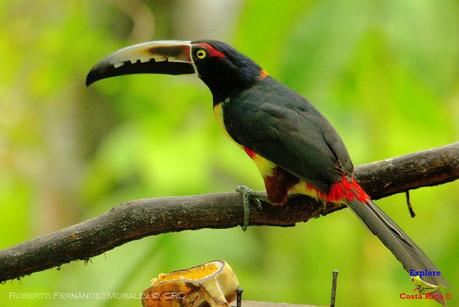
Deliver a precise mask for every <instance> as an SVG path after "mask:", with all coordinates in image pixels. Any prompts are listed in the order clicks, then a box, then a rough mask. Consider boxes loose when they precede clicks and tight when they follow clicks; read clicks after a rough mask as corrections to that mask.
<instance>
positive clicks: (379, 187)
mask: <svg viewBox="0 0 459 307" xmlns="http://www.w3.org/2000/svg"><path fill="white" fill-rule="evenodd" d="M356 177H357V178H358V180H359V181H360V183H361V185H362V187H363V188H364V189H365V190H366V191H367V192H368V194H369V195H370V196H371V197H372V198H373V199H378V198H382V197H386V196H389V195H392V194H395V193H400V192H404V191H407V190H410V189H416V188H420V187H425V186H433V185H438V184H442V183H446V182H450V181H453V180H456V179H457V178H459V143H455V144H451V145H448V146H444V147H440V148H435V149H431V150H427V151H422V152H418V153H413V154H409V155H405V156H401V157H398V158H392V159H387V160H384V161H379V162H374V163H370V164H366V165H362V166H359V167H357V169H356ZM342 208H343V207H342V206H336V205H333V204H326V206H325V207H324V204H323V203H320V202H317V201H315V200H313V199H310V198H306V197H297V198H292V199H291V200H290V201H289V203H288V205H286V206H283V207H274V206H269V205H268V206H262V207H261V208H258V207H257V206H255V205H254V206H252V208H251V212H250V225H270V226H294V225H295V223H297V222H306V221H307V220H309V219H310V218H315V217H319V216H320V215H326V214H329V213H331V212H334V211H336V210H339V209H342ZM242 215H243V207H242V201H241V195H240V194H239V193H237V192H230V193H219V194H207V195H196V196H184V197H163V198H154V199H142V200H134V201H130V202H127V203H124V204H121V205H119V206H116V207H114V208H113V209H111V210H110V211H108V212H107V213H105V214H103V215H101V216H98V217H95V218H93V219H90V220H87V221H84V222H82V223H79V224H76V225H73V226H70V227H67V228H65V229H62V230H59V231H56V232H54V233H51V234H48V235H45V236H42V237H38V238H35V239H33V240H30V241H27V242H24V243H21V244H18V245H16V246H13V247H11V248H8V249H4V250H1V251H0V281H5V280H9V279H14V278H18V277H21V276H24V275H27V274H31V273H33V272H37V271H42V270H45V269H48V268H52V267H55V266H59V265H61V264H64V263H67V262H70V261H72V260H77V259H82V260H86V259H88V258H90V257H92V256H96V255H99V254H101V253H103V252H105V251H108V250H110V249H112V248H114V247H116V246H119V245H121V244H124V243H126V242H129V241H133V240H137V239H140V238H143V237H145V236H150V235H156V234H160V233H166V232H176V231H182V230H190V229H201V228H231V227H236V226H238V225H239V224H240V223H241V221H242Z"/></svg>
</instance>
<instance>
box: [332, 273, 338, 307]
mask: <svg viewBox="0 0 459 307" xmlns="http://www.w3.org/2000/svg"><path fill="white" fill-rule="evenodd" d="M338 273H339V271H338V270H333V272H332V288H331V298H330V307H335V299H336V284H337V283H338Z"/></svg>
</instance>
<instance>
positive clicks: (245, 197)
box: [236, 185, 266, 231]
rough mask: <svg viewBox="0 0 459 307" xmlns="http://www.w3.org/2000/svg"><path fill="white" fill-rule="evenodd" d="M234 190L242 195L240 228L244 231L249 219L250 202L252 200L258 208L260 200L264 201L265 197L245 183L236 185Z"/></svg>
mask: <svg viewBox="0 0 459 307" xmlns="http://www.w3.org/2000/svg"><path fill="white" fill-rule="evenodd" d="M236 191H238V192H239V193H241V195H242V205H243V207H244V215H243V218H242V225H241V228H242V230H243V231H246V230H247V226H249V219H250V202H253V203H254V204H255V205H256V206H257V207H258V208H261V206H262V202H266V200H265V198H266V197H265V196H264V195H263V194H262V193H257V192H255V191H253V190H252V189H250V188H249V187H247V186H245V185H240V186H238V187H237V189H236Z"/></svg>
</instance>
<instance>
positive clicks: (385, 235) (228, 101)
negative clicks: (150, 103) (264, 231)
mask: <svg viewBox="0 0 459 307" xmlns="http://www.w3.org/2000/svg"><path fill="white" fill-rule="evenodd" d="M136 73H158V74H173V75H178V74H195V75H196V76H198V77H199V78H201V80H202V81H203V82H204V83H205V84H206V85H207V86H208V88H209V89H210V91H211V92H212V95H213V109H214V112H215V115H216V117H217V119H218V121H219V122H220V123H221V124H222V126H223V127H224V129H225V130H226V131H227V133H228V135H229V136H230V137H231V138H232V139H233V140H234V141H235V142H236V143H237V144H238V145H239V146H240V147H241V148H242V149H243V150H244V151H245V152H246V153H247V154H248V155H249V157H250V158H251V159H252V160H253V161H254V162H255V164H256V166H257V167H258V169H259V171H260V173H261V175H262V176H263V179H264V183H265V187H266V192H267V197H268V199H269V202H270V203H272V204H274V205H279V206H281V205H284V204H286V202H287V199H288V196H289V195H290V194H304V195H308V196H312V197H314V198H317V199H320V200H323V201H327V202H332V203H345V204H347V205H348V206H349V207H350V208H351V209H352V210H353V211H354V212H355V213H356V214H357V216H358V217H359V218H360V219H361V220H362V221H363V222H364V223H365V224H366V226H368V228H369V229H370V230H371V231H372V232H373V233H374V234H375V235H376V236H377V237H378V238H379V239H380V240H381V241H382V243H383V244H384V245H385V246H386V247H387V248H388V249H389V250H390V251H391V252H392V253H393V254H394V256H395V257H396V258H397V259H398V260H399V261H400V262H401V263H402V264H403V267H404V268H405V269H406V270H407V271H410V270H415V271H424V270H428V271H438V269H437V268H436V267H435V265H434V264H433V263H432V261H431V260H430V259H429V258H428V257H427V256H426V255H425V254H424V252H423V251H422V250H421V249H420V248H419V247H418V246H417V245H416V244H415V243H414V242H413V240H411V239H410V238H409V237H408V235H407V234H406V233H405V232H404V231H403V230H402V229H401V228H400V227H399V226H398V225H397V224H395V222H394V221H393V220H392V219H391V218H390V217H388V216H387V215H386V214H385V213H384V212H383V211H382V210H381V209H380V208H379V207H378V206H376V205H375V204H374V203H373V202H372V201H371V199H370V197H369V196H368V195H367V193H365V191H364V190H363V189H362V188H361V186H360V185H359V184H358V182H357V181H356V179H355V178H354V175H353V172H354V166H353V164H352V161H351V159H350V157H349V154H348V151H347V149H346V147H345V146H344V143H343V141H342V140H341V138H340V136H339V135H338V133H337V132H336V130H335V129H334V128H333V126H332V125H331V124H330V122H329V121H328V120H327V119H326V118H325V117H324V116H323V115H322V114H321V113H320V112H319V111H318V110H317V109H316V108H315V107H314V106H313V105H312V104H310V103H309V102H308V101H307V100H306V99H305V98H303V97H302V96H300V95H299V94H297V93H296V92H295V91H293V90H291V89H289V88H288V87H286V86H285V85H283V84H281V83H280V82H278V81H276V80H275V79H274V78H272V77H271V76H269V75H268V73H266V71H264V70H263V69H262V68H261V67H260V66H259V65H257V64H256V63H255V62H254V61H252V60H251V59H249V58H248V57H246V56H245V55H243V54H241V53H240V52H238V51H237V50H235V49H234V48H232V47H231V46H229V45H227V44H225V43H223V42H219V41H214V40H200V41H153V42H147V43H143V44H138V45H134V46H131V47H127V48H124V49H121V50H119V51H116V52H114V53H113V54H111V55H109V56H108V57H106V58H105V59H104V60H102V61H101V62H99V63H98V64H96V65H95V66H94V67H93V68H92V69H91V71H90V72H89V74H88V76H87V79H86V84H87V85H90V84H91V83H93V82H95V81H97V80H100V79H104V78H108V77H112V76H118V75H125V74H136ZM423 279H424V280H425V281H427V282H429V283H431V284H435V285H438V286H443V287H446V286H447V283H446V281H445V280H444V279H443V278H442V276H437V275H435V276H424V277H423Z"/></svg>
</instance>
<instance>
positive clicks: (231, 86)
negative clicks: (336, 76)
mask: <svg viewBox="0 0 459 307" xmlns="http://www.w3.org/2000/svg"><path fill="white" fill-rule="evenodd" d="M138 73H157V74H174V75H177V74H193V73H194V74H196V75H198V76H199V77H200V78H201V79H202V80H203V81H204V83H205V84H206V85H207V86H208V87H209V89H210V90H211V92H212V94H213V97H214V103H217V102H221V101H223V100H224V99H226V98H227V97H231V96H235V95H237V94H238V93H240V92H241V91H243V90H244V89H247V88H249V87H251V86H252V85H253V84H254V83H256V82H257V80H259V79H260V78H263V77H264V76H265V75H266V74H265V72H264V71H263V70H262V69H261V68H260V66H258V65H257V64H256V63H255V62H253V61H252V60H251V59H249V58H248V57H246V56H244V55H243V54H241V53H239V52H238V51H237V50H236V49H234V48H233V47H231V46H229V45H227V44H225V43H223V42H219V41H214V40H200V41H193V42H190V41H153V42H148V43H143V44H138V45H134V46H131V47H127V48H123V49H120V50H118V51H116V52H114V53H112V54H111V55H109V56H108V57H106V58H105V59H103V60H102V61H100V62H99V63H98V64H96V65H95V66H94V67H93V68H92V69H91V71H90V72H89V74H88V76H87V78H86V84H87V85H90V84H91V83H93V82H95V81H97V80H100V79H105V78H109V77H113V76H119V75H125V74H138Z"/></svg>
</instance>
